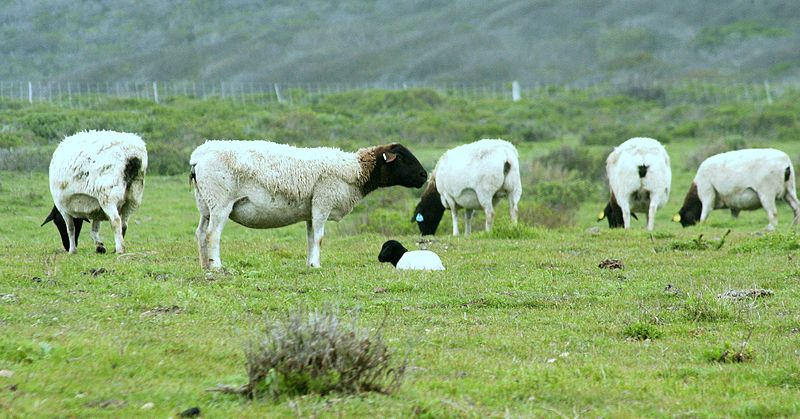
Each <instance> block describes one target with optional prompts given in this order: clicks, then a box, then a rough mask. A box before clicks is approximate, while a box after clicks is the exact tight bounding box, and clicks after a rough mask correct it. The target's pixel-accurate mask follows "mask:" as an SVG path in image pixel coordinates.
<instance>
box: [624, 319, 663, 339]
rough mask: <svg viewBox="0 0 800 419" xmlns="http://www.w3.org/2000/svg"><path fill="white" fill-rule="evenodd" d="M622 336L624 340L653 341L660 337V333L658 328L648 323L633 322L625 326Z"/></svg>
mask: <svg viewBox="0 0 800 419" xmlns="http://www.w3.org/2000/svg"><path fill="white" fill-rule="evenodd" d="M622 334H623V335H624V336H625V337H626V338H630V339H634V340H647V339H650V340H653V339H658V338H660V337H661V335H662V333H661V330H660V329H659V328H658V326H656V325H654V324H652V323H649V322H642V321H639V322H635V323H631V324H628V325H627V326H625V329H624V330H623V331H622Z"/></svg>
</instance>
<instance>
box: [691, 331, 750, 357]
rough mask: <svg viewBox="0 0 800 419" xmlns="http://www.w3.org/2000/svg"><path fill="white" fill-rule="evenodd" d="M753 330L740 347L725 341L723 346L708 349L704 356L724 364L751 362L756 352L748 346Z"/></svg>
mask: <svg viewBox="0 0 800 419" xmlns="http://www.w3.org/2000/svg"><path fill="white" fill-rule="evenodd" d="M751 335H752V330H751V331H750V333H749V334H748V335H747V338H746V339H745V340H744V341H742V343H741V344H740V345H739V347H736V346H734V345H732V344H731V343H730V342H725V343H724V344H723V345H722V348H711V349H707V350H706V352H705V354H704V357H705V358H706V359H707V360H709V361H712V362H719V363H723V364H733V363H742V362H749V361H752V360H753V359H754V358H755V353H754V352H753V350H752V349H751V348H750V347H748V343H749V342H750V336H751Z"/></svg>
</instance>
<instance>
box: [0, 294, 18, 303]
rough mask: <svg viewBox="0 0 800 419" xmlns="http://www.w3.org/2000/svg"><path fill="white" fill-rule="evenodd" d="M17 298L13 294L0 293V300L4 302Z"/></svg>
mask: <svg viewBox="0 0 800 419" xmlns="http://www.w3.org/2000/svg"><path fill="white" fill-rule="evenodd" d="M16 300H17V296H16V295H14V294H0V301H2V302H4V303H11V302H14V301H16Z"/></svg>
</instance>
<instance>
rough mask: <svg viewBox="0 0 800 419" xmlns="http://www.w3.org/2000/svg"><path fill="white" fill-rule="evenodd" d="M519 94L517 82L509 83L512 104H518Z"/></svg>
mask: <svg viewBox="0 0 800 419" xmlns="http://www.w3.org/2000/svg"><path fill="white" fill-rule="evenodd" d="M519 99H520V93H519V82H518V81H516V80H514V81H512V82H511V100H512V101H514V102H519Z"/></svg>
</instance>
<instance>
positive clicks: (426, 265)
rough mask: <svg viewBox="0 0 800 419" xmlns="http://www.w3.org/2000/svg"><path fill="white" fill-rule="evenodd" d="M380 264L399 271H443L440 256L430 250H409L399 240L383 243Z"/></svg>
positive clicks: (379, 256)
mask: <svg viewBox="0 0 800 419" xmlns="http://www.w3.org/2000/svg"><path fill="white" fill-rule="evenodd" d="M378 262H383V263H391V264H392V266H394V267H395V268H397V269H399V270H420V271H443V270H444V265H442V260H441V259H440V258H439V255H437V254H436V253H434V252H432V251H430V250H408V249H406V248H405V246H403V245H402V244H400V242H399V241H397V240H388V241H386V242H385V243H383V246H382V247H381V252H380V253H379V254H378Z"/></svg>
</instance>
